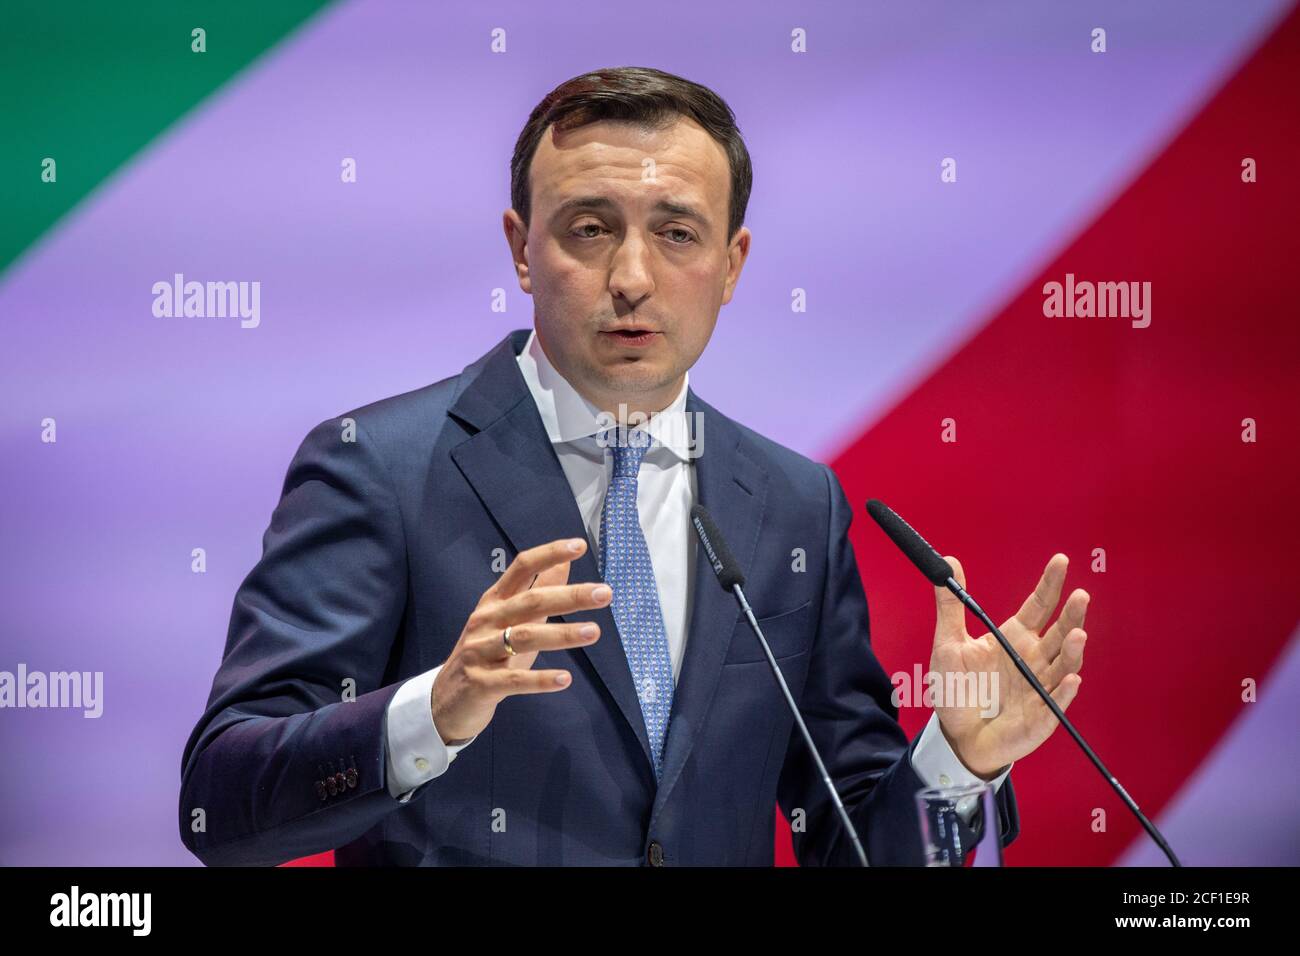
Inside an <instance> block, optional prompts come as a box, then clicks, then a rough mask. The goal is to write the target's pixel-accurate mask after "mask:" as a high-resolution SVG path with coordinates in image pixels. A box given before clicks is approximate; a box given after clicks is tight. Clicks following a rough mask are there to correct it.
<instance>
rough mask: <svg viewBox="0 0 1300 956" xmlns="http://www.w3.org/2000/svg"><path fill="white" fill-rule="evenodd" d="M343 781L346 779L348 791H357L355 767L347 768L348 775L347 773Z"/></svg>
mask: <svg viewBox="0 0 1300 956" xmlns="http://www.w3.org/2000/svg"><path fill="white" fill-rule="evenodd" d="M345 779H346V780H347V782H348V789H349V790H355V789H357V768H356V767H348V773H347V777H346V778H345Z"/></svg>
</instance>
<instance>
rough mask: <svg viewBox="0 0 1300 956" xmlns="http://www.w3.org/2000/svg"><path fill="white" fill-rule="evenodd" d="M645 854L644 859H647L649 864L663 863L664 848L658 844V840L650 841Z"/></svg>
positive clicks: (660, 864) (657, 864) (658, 864)
mask: <svg viewBox="0 0 1300 956" xmlns="http://www.w3.org/2000/svg"><path fill="white" fill-rule="evenodd" d="M645 856H646V860H647V861H649V863H650V865H651V866H663V865H664V848H663V847H662V846H660V845H659V841H658V840H651V841H650V846H649V848H648V849H647V850H646V853H645Z"/></svg>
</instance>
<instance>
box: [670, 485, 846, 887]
mask: <svg viewBox="0 0 1300 956" xmlns="http://www.w3.org/2000/svg"><path fill="white" fill-rule="evenodd" d="M691 524H692V525H694V526H695V534H696V535H697V536H698V537H699V539H700V545H701V546H702V547H703V548H704V554H705V556H706V557H708V559H709V565H710V566H711V567H712V568H713V573H714V574H716V575H717V576H718V583H719V584H721V585H722V589H723V590H724V591H730V592H731V593H732V594H734V595H735V596H736V600H737V601H738V602H740V609H741V611H743V612H744V614H745V619H746V620H747V621H749V626H750V629H751V630H753V632H754V635H755V636H756V637H757V638H758V643H759V644H761V645H762V647H763V653H764V654H765V655H766V656H767V665H768V667H770V668H771V669H772V675H773V676H774V677H775V678H776V683H777V685H778V686H779V687H780V688H781V693H782V695H784V697H785V702H786V705H787V706H788V707H789V708H790V713H792V714H794V722H795V724H796V725H797V726H798V727H799V733H801V734H803V739H804V743H806V744H807V745H808V751H809V753H811V754H812V758H813V762H814V763H815V764H816V765H817V772H818V773H820V774H821V777H822V782H823V783H825V784H826V790H827V791H828V792H829V793H830V795H831V802H832V803H834V804H835V810H836V812H838V813H839V816H840V821H841V822H842V823H843V824H844V830H845V832H846V833H848V835H849V840H850V841H851V842H852V843H853V849H854V850H855V851H856V852H857V855H858V860H859V862H861V864H862V865H863V866H869V865H870V864H869V863H868V862H867V851H866V850H864V849H863V848H862V841H861V840H859V839H858V831H857V830H856V829H855V828H854V826H853V821H852V820H850V819H849V814H848V811H846V810H845V809H844V802H843V801H842V800H840V795H839V793H838V792H837V791H836V789H835V784H834V783H832V782H831V775H830V774H829V773H827V772H826V764H824V763H822V757H821V754H820V753H818V752H817V745H816V744H814V743H813V739H812V734H810V733H808V726H807V724H805V723H804V722H803V715H802V714H800V713H799V706H798V705H797V704H796V703H795V702H794V696H793V695H792V694H791V693H790V688H789V686H788V685H787V684H786V682H785V675H784V674H782V673H781V668H779V667H778V666H777V664H776V658H775V657H773V656H772V648H771V647H769V646H768V643H767V638H766V637H764V636H763V629H762V628H760V627H759V626H758V621H757V620H755V619H754V612H753V610H752V609H751V608H750V606H749V602H748V601H747V600H745V590H744V584H745V575H744V573H743V572H742V571H741V570H740V565H739V564H737V563H736V559H735V557H733V556H732V554H731V550H730V549H729V548H728V547H727V543H726V542H725V541H723V540H722V532H721V531H719V530H718V526H717V525H716V524H714V523H713V518H712V517H710V516H709V513H708V512H707V511H705V510H704V508H703V507H702V506H700V505H695V506H693V507H692V508H691Z"/></svg>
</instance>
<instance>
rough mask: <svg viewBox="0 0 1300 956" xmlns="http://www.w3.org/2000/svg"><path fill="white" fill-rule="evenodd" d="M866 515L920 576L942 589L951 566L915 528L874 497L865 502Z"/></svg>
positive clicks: (949, 574) (950, 574)
mask: <svg viewBox="0 0 1300 956" xmlns="http://www.w3.org/2000/svg"><path fill="white" fill-rule="evenodd" d="M867 514H869V515H871V517H872V519H873V520H874V521H875V522H876V524H878V525H880V527H881V529H882V530H883V531H884V532H885V534H887V535H889V539H890V540H891V541H893V542H894V544H896V545H898V548H899V550H900V551H902V552H903V554H905V555H906V556H907V559H908V560H909V561H911V562H912V563H913V564H915V565H916V566H917V567H918V568H920V569H921V573H922V574H924V575H925V576H926V578H927V579H928V580H929V582H930V583H931V584H933V585H934V586H935V587H937V588H941V587H943V586H944V585H945V584H946V583H947V582H948V579H949V578H950V577H952V566H951V565H950V564H948V562H947V561H945V560H944V559H943V557H942V556H941V555H940V554H939V552H938V551H936V550H934V548H932V547H930V543H929V542H928V541H926V540H925V539H924V538H922V537H921V536H920V535H919V534H918V533H917V531H916V529H915V528H913V527H912V526H911V525H910V524H908V523H907V522H906V521H904V520H903V519H902V518H900V517H899V516H898V515H897V514H896V513H895V512H894V511H893V509H891V508H890V507H889V506H888V505H886V504H885V503H884V502H883V501H877V500H876V499H875V498H872V499H871V500H870V501H868V502H867Z"/></svg>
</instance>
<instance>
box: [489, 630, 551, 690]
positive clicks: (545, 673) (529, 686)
mask: <svg viewBox="0 0 1300 956" xmlns="http://www.w3.org/2000/svg"><path fill="white" fill-rule="evenodd" d="M511 639H512V640H513V639H514V633H513V632H511ZM472 680H473V682H474V683H475V684H477V685H478V686H479V688H480V689H481V690H483V691H484V692H486V693H488V694H492V695H494V696H496V697H509V696H511V695H512V694H553V693H555V692H556V691H559V690H564V689H565V688H566V687H568V686H569V682H570V680H572V678H571V677H570V675H569V672H568V671H563V670H531V669H530V670H524V669H522V668H513V667H493V668H482V669H479V670H476V671H475V672H474V675H473V678H472Z"/></svg>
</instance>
